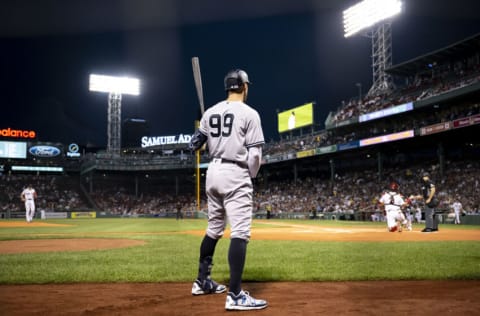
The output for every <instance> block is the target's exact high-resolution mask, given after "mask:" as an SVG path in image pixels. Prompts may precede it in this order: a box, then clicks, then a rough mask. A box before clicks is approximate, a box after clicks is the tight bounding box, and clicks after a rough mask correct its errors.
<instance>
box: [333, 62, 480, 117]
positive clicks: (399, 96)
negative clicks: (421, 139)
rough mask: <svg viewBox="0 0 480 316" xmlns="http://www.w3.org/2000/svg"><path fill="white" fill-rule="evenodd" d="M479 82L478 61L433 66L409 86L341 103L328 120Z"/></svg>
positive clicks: (418, 74)
mask: <svg viewBox="0 0 480 316" xmlns="http://www.w3.org/2000/svg"><path fill="white" fill-rule="evenodd" d="M478 81H480V64H479V63H478V60H475V59H474V60H473V61H472V62H470V63H464V62H463V61H462V62H459V63H456V64H453V65H451V64H450V63H448V64H446V65H432V68H431V70H430V71H428V72H424V73H417V74H416V75H415V77H414V78H413V80H411V83H410V84H407V85H406V86H405V87H403V88H400V89H395V90H394V91H393V92H391V93H387V94H384V95H375V96H368V95H367V96H365V97H364V98H362V99H361V100H359V99H351V100H350V101H348V102H343V103H342V105H341V106H340V107H339V109H338V110H337V111H336V112H335V113H334V114H333V116H332V117H331V118H330V122H329V124H336V123H338V122H342V121H346V120H348V119H350V118H352V117H356V116H360V115H362V114H366V113H371V112H375V111H378V110H381V109H386V108H388V107H391V106H395V105H400V104H404V103H407V102H411V101H420V100H424V99H427V98H430V97H433V96H437V95H440V94H442V93H447V92H450V91H453V90H455V89H459V88H462V87H465V86H468V85H471V84H474V83H477V82H478Z"/></svg>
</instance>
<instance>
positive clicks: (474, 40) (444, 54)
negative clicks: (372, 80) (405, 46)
mask: <svg viewBox="0 0 480 316" xmlns="http://www.w3.org/2000/svg"><path fill="white" fill-rule="evenodd" d="M479 51H480V33H477V34H475V35H473V36H471V37H468V38H466V39H464V40H462V41H459V42H456V43H454V44H452V45H449V46H447V47H444V48H441V49H438V50H435V51H433V52H430V53H428V54H425V55H422V56H419V57H416V58H414V59H411V60H408V61H406V62H403V63H401V64H398V65H394V66H392V67H390V68H389V69H386V70H385V71H386V72H387V73H389V74H391V75H397V76H410V75H414V74H416V73H418V72H419V71H421V70H422V69H428V68H429V65H433V64H435V63H437V64H439V63H443V62H446V61H449V60H451V59H453V58H455V59H456V58H458V57H459V56H462V55H467V54H471V53H472V52H479Z"/></svg>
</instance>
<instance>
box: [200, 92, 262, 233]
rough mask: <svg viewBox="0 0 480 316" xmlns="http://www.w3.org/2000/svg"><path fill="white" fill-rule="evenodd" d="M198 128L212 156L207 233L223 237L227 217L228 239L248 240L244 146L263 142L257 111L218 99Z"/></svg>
mask: <svg viewBox="0 0 480 316" xmlns="http://www.w3.org/2000/svg"><path fill="white" fill-rule="evenodd" d="M199 130H200V132H201V133H202V134H204V135H206V136H207V137H208V139H207V146H208V150H209V155H210V157H211V158H212V160H211V161H210V164H209V166H208V170H207V177H206V185H205V188H206V193H207V197H208V228H207V235H208V236H209V237H211V238H213V239H218V238H220V237H221V236H223V232H224V230H225V227H226V220H227V218H228V220H229V223H230V228H231V234H230V236H231V238H241V239H244V240H249V238H250V228H251V218H252V211H253V186H252V180H251V178H250V174H249V171H248V167H247V165H248V164H247V159H248V148H249V147H252V146H258V145H262V144H263V143H264V142H265V141H264V137H263V131H262V126H261V122H260V116H259V115H258V113H257V111H255V110H254V109H253V108H251V107H249V106H248V105H246V104H245V103H243V102H239V101H235V102H232V101H222V102H219V103H217V104H216V105H214V106H213V107H211V108H209V109H208V110H207V111H205V113H204V115H203V117H202V119H201V121H200V126H199Z"/></svg>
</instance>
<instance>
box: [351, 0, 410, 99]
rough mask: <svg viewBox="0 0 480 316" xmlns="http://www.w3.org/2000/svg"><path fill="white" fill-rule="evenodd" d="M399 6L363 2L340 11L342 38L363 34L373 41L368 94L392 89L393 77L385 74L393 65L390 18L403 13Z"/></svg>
mask: <svg viewBox="0 0 480 316" xmlns="http://www.w3.org/2000/svg"><path fill="white" fill-rule="evenodd" d="M402 5H403V4H402V1H401V0H364V1H362V2H360V3H357V4H356V5H354V6H352V7H350V8H348V9H347V10H345V11H343V25H344V30H345V34H344V36H345V37H350V36H352V35H355V34H357V33H359V32H361V31H364V32H365V34H364V35H366V36H367V37H370V38H371V39H372V71H373V84H372V87H371V88H370V90H369V91H368V95H378V94H381V93H383V92H388V91H390V90H391V89H392V88H393V80H392V77H391V76H390V75H388V74H387V73H385V69H387V68H389V67H390V66H391V65H392V29H391V22H389V19H390V18H391V17H393V16H395V15H397V14H399V13H400V12H401V11H402ZM380 22H383V23H380Z"/></svg>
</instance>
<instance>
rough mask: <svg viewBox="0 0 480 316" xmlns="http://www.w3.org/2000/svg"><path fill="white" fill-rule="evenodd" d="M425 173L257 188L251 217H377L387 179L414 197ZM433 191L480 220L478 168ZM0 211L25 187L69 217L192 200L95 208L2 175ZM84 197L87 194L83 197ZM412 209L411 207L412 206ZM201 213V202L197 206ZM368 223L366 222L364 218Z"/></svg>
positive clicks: (162, 210) (44, 181)
mask: <svg viewBox="0 0 480 316" xmlns="http://www.w3.org/2000/svg"><path fill="white" fill-rule="evenodd" d="M427 170H428V171H430V169H429V168H427V167H425V166H423V167H422V166H421V167H416V168H411V169H393V170H385V174H387V175H386V176H385V179H383V180H379V179H378V174H377V172H376V171H374V170H362V171H356V172H349V173H345V174H341V175H338V174H337V175H336V176H335V180H334V181H333V182H332V181H331V180H330V179H329V178H328V177H323V178H322V177H318V178H314V177H308V178H304V179H297V181H296V182H295V183H294V182H293V180H282V181H272V182H269V183H268V185H263V184H262V183H261V182H259V183H258V184H256V186H257V187H256V189H255V192H256V193H255V198H254V201H255V208H254V209H255V212H261V213H263V212H266V210H270V211H271V214H272V216H276V215H280V214H282V213H304V214H312V213H315V214H318V215H320V214H322V213H336V214H346V215H347V214H355V213H358V212H364V213H368V214H371V213H375V212H380V210H379V209H378V205H377V203H376V201H377V199H378V198H379V197H380V195H381V193H382V192H383V190H385V189H386V187H387V185H388V184H389V181H390V179H395V180H397V181H399V182H400V192H401V193H402V194H404V195H405V196H409V195H414V194H415V195H416V194H419V193H420V192H419V179H418V176H417V175H418V174H422V172H423V171H427ZM432 174H433V180H434V183H435V184H436V186H437V189H438V193H437V196H438V197H439V199H440V208H443V209H445V210H449V209H450V208H451V207H450V206H451V204H452V203H453V202H454V201H455V200H458V201H460V202H461V203H462V205H463V208H464V210H465V211H466V212H467V213H468V214H472V215H480V194H479V192H480V162H478V161H469V162H450V163H447V167H446V170H445V175H444V177H440V176H439V175H438V174H437V173H436V172H435V171H434V172H432ZM1 180H2V181H1V182H0V190H1V192H5V194H3V195H2V196H1V200H0V202H1V204H0V211H6V210H7V209H9V210H10V211H23V210H24V206H23V203H22V202H21V201H20V198H19V194H20V192H21V191H22V189H23V187H24V186H26V185H27V184H29V183H30V184H32V186H33V187H34V188H35V189H36V190H37V192H38V196H39V198H38V200H37V201H36V205H37V210H40V209H43V210H47V211H74V210H79V209H82V208H83V209H88V207H89V206H90V207H94V208H95V209H97V210H101V211H105V212H107V213H111V214H116V215H123V216H139V215H148V216H155V215H159V214H166V213H173V212H176V211H177V209H180V210H181V211H182V213H183V214H192V213H191V212H193V211H195V210H196V206H195V196H194V194H193V193H192V194H188V193H187V194H178V195H175V194H172V193H170V192H165V191H163V190H158V191H157V192H163V193H154V192H143V193H140V194H138V195H135V194H134V193H133V192H131V191H129V190H127V189H125V188H124V187H122V186H113V187H110V188H108V187H105V186H102V187H98V188H97V189H96V190H94V191H93V192H92V193H90V194H89V195H90V198H91V200H92V201H94V203H95V205H94V206H92V205H88V199H85V198H82V197H81V195H82V194H81V190H80V189H79V186H78V184H75V181H72V179H69V178H68V176H59V175H55V176H52V175H36V176H30V175H24V174H15V175H11V174H10V175H7V174H4V175H1ZM86 194H87V195H88V193H86ZM414 207H415V205H414ZM201 209H202V210H204V211H205V210H206V201H205V200H202V207H201ZM187 216H188V215H187ZM364 219H366V220H369V219H370V218H366V217H364Z"/></svg>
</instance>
